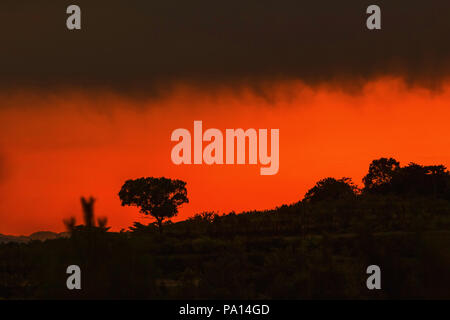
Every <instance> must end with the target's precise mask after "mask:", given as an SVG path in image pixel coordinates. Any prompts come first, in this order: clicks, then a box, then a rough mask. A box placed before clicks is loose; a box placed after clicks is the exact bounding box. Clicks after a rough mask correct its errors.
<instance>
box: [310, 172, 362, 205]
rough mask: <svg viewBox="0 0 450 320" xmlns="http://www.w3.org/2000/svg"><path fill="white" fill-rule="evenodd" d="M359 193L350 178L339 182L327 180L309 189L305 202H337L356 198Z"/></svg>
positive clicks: (333, 179) (331, 179) (332, 179)
mask: <svg viewBox="0 0 450 320" xmlns="http://www.w3.org/2000/svg"><path fill="white" fill-rule="evenodd" d="M358 191H359V190H358V187H356V186H355V185H354V184H353V182H352V179H350V178H345V177H344V178H341V179H338V180H336V179H335V178H325V179H322V180H320V181H318V182H317V183H316V185H315V186H314V187H312V188H311V189H309V190H308V192H307V193H306V194H305V197H304V199H303V200H304V201H306V202H315V201H323V200H337V199H343V198H349V197H354V196H355V195H356V194H357V193H358Z"/></svg>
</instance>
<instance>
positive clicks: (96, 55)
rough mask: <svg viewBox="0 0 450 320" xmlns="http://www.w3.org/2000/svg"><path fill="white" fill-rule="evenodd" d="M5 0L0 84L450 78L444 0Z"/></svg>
mask: <svg viewBox="0 0 450 320" xmlns="http://www.w3.org/2000/svg"><path fill="white" fill-rule="evenodd" d="M69 4H72V3H71V2H69V1H58V3H55V1H50V0H42V1H39V2H36V1H31V0H26V1H13V0H6V1H2V3H1V4H0V39H2V48H3V49H2V50H1V51H0V61H1V62H0V63H1V68H2V73H1V74H0V87H3V89H7V88H10V87H17V86H19V87H23V86H32V87H39V88H51V87H55V86H66V85H67V86H77V87H81V88H83V87H91V88H92V87H107V88H113V89H114V90H136V91H139V90H140V89H145V91H146V92H147V93H148V94H151V93H152V90H153V91H155V92H158V91H159V90H160V89H161V87H163V88H164V87H165V86H169V85H170V84H171V83H173V82H187V83H189V84H191V85H199V86H201V87H202V88H206V87H208V86H216V85H227V86H232V85H236V84H241V83H245V84H247V85H248V84H256V83H260V82H261V81H266V80H268V81H272V80H279V79H282V80H284V79H287V80H290V79H299V80H302V81H304V82H306V83H307V84H312V85H313V84H316V83H320V82H326V81H338V82H339V83H342V81H344V82H345V81H350V82H358V81H364V80H365V79H369V78H374V77H378V76H385V75H390V76H400V77H403V78H405V79H406V80H407V81H410V82H416V83H420V84H421V85H426V86H434V85H436V84H439V83H440V82H441V80H442V79H445V78H447V76H448V75H449V74H450V42H449V41H447V39H448V35H449V34H450V19H448V12H450V2H448V1H441V0H430V1H427V2H424V1H419V0H397V1H383V0H380V1H377V4H378V5H379V6H380V7H381V10H382V30H378V31H369V30H367V29H366V27H365V21H366V18H367V15H366V13H365V12H366V8H367V6H368V5H370V4H373V3H372V1H370V2H369V1H361V0H347V1H345V2H344V1H331V0H327V1H325V0H318V1H298V0H295V1H294V0H283V1H268V0H258V1H256V0H248V1H238V0H227V1H206V0H196V1H175V0H164V1H163V0H155V1H138V0H134V1H124V0H121V1H119V0H108V1H106V0H98V1H95V2H94V1H87V0H79V1H77V4H78V5H79V6H80V7H81V10H82V30H80V31H69V30H67V29H66V27H65V21H66V17H67V15H66V13H65V9H66V7H67V6H68V5H69Z"/></svg>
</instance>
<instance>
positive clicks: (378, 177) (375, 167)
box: [363, 158, 400, 193]
mask: <svg viewBox="0 0 450 320" xmlns="http://www.w3.org/2000/svg"><path fill="white" fill-rule="evenodd" d="M399 169H400V163H399V162H398V161H397V160H395V159H393V158H380V159H377V160H373V161H372V163H371V164H370V166H369V172H368V173H367V175H366V176H365V177H364V178H363V183H364V191H365V192H377V193H380V192H383V191H387V189H389V188H388V184H389V183H390V182H391V180H392V178H393V176H394V175H395V173H396V172H397V171H398V170H399Z"/></svg>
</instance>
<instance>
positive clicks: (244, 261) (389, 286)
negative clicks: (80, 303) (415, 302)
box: [0, 158, 450, 299]
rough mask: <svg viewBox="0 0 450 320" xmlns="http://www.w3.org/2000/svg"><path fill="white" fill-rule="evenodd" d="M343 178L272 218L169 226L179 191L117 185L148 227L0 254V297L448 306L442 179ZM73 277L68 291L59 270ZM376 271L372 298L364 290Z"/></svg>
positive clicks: (196, 220) (152, 182) (447, 199)
mask: <svg viewBox="0 0 450 320" xmlns="http://www.w3.org/2000/svg"><path fill="white" fill-rule="evenodd" d="M363 182H364V187H363V188H362V189H358V188H357V187H356V186H355V185H354V184H353V182H352V181H351V179H349V178H342V179H334V178H326V179H323V180H321V181H319V182H318V183H317V184H316V185H315V186H314V187H313V188H311V189H310V190H309V191H308V192H307V193H306V195H305V197H304V199H303V200H302V201H299V202H297V203H294V204H291V205H283V206H281V207H278V208H276V209H273V210H267V211H252V212H243V213H241V214H235V213H234V212H231V213H229V214H222V215H219V214H218V213H215V212H203V213H200V214H197V215H195V216H194V217H192V218H190V219H188V220H185V221H181V222H177V223H172V222H170V220H169V221H166V222H164V219H166V218H171V217H173V216H174V215H175V214H176V213H177V211H178V207H179V206H180V205H181V204H182V203H185V202H187V201H188V200H187V192H186V188H185V185H186V184H185V183H184V182H182V181H179V180H170V179H165V178H158V179H157V178H141V179H137V180H129V181H127V182H125V184H124V186H123V187H122V189H121V191H120V193H119V196H120V198H121V200H122V204H123V205H135V206H137V207H139V208H140V211H141V213H143V214H146V215H151V216H153V217H154V218H155V219H156V222H155V223H151V224H149V225H143V224H140V223H134V225H133V226H132V227H130V230H129V231H126V232H125V231H122V232H120V233H113V232H108V228H107V227H106V220H105V219H103V220H102V219H100V220H99V222H98V223H97V226H96V225H95V223H94V221H95V219H94V215H93V204H94V201H93V199H90V200H85V199H83V200H82V203H83V210H84V215H85V223H84V225H78V226H77V225H76V223H75V221H74V220H73V219H69V220H66V222H65V223H66V226H67V228H68V229H69V231H70V232H71V237H70V238H68V239H63V238H61V239H54V240H48V241H45V242H41V241H31V242H29V243H26V244H17V243H8V244H2V245H0V297H2V298H30V299H34V298H68V299H71V298H89V299H91V298H113V299H115V298H120V299H127V298H144V299H178V298H180V299H181V298H182V299H200V298H201V299H228V298H232V299H287V298H294V299H296V298H307V299H327V298H357V299H396V298H413V299H429V298H446V299H448V298H450V289H449V288H450V249H449V248H450V174H449V172H448V171H447V170H446V168H445V167H444V166H421V165H418V164H414V163H411V164H409V165H407V166H405V167H401V166H400V164H399V163H398V162H397V161H396V160H394V159H386V158H382V159H379V160H375V161H373V162H372V163H371V165H370V168H369V172H368V174H367V175H366V176H365V177H364V179H363ZM72 264H77V265H79V266H80V267H81V270H82V290H80V291H77V290H74V291H69V290H67V288H66V286H65V283H66V278H67V274H66V268H67V266H68V265H72ZM371 264H376V265H379V266H380V268H381V272H382V280H381V283H382V290H373V291H370V290H368V289H367V288H366V283H365V282H366V279H367V277H368V275H367V274H366V268H367V266H369V265H371Z"/></svg>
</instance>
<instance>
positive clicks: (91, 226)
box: [63, 197, 110, 233]
mask: <svg viewBox="0 0 450 320" xmlns="http://www.w3.org/2000/svg"><path fill="white" fill-rule="evenodd" d="M80 201H81V208H82V209H83V220H84V225H78V226H77V225H76V224H77V223H76V219H75V217H70V218H68V219H64V220H63V222H64V225H65V226H66V229H67V231H69V232H71V233H73V232H75V231H94V230H99V231H108V230H109V229H110V228H109V227H107V226H106V225H107V224H108V218H106V217H101V218H98V219H97V224H98V227H97V226H95V218H94V203H95V198H93V197H89V199H86V198H85V197H81V199H80Z"/></svg>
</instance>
